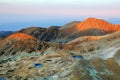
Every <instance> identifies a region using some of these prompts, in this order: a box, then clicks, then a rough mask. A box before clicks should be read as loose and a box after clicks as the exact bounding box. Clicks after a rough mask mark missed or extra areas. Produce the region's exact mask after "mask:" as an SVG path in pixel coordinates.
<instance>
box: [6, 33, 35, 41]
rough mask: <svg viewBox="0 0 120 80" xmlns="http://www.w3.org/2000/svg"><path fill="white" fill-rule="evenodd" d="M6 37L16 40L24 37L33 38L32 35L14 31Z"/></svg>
mask: <svg viewBox="0 0 120 80" xmlns="http://www.w3.org/2000/svg"><path fill="white" fill-rule="evenodd" d="M6 39H16V40H24V39H35V38H34V37H32V36H30V35H28V34H24V33H15V34H12V35H10V36H8V37H7V38H6Z"/></svg>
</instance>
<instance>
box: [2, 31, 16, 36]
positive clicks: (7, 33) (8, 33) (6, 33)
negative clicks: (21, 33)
mask: <svg viewBox="0 0 120 80" xmlns="http://www.w3.org/2000/svg"><path fill="white" fill-rule="evenodd" d="M12 33H14V32H13V31H0V37H6V36H8V35H11V34H12Z"/></svg>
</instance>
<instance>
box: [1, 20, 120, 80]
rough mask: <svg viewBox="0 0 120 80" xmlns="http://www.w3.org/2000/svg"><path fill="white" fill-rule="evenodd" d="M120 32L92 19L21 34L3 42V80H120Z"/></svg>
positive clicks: (23, 31) (38, 28) (26, 30)
mask: <svg viewBox="0 0 120 80" xmlns="http://www.w3.org/2000/svg"><path fill="white" fill-rule="evenodd" d="M83 23H84V24H83ZM108 29H109V30H108ZM119 29H120V27H119V25H114V24H110V23H108V22H106V21H104V20H99V19H95V18H88V19H87V20H85V21H83V22H78V21H75V22H71V23H69V24H66V25H65V26H63V27H55V26H52V27H50V28H40V27H30V28H27V29H22V30H19V31H17V32H15V33H13V34H11V35H9V36H7V37H6V38H5V39H2V40H1V41H0V80H120V76H119V75H120V31H119Z"/></svg>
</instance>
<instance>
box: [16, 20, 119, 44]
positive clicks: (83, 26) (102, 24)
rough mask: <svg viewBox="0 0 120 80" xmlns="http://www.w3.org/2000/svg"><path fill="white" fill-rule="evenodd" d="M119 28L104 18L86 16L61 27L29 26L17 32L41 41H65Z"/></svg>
mask: <svg viewBox="0 0 120 80" xmlns="http://www.w3.org/2000/svg"><path fill="white" fill-rule="evenodd" d="M119 30H120V25H115V24H110V23H108V22H106V21H104V20H101V19H96V18H88V19H86V20H84V21H83V22H78V21H73V22H70V23H68V24H66V25H64V26H62V27H61V28H59V27H57V26H52V27H49V28H40V27H30V28H26V29H22V30H20V31H18V32H20V33H26V34H29V35H32V36H34V37H36V38H37V39H39V40H41V41H48V42H60V43H66V42H69V41H71V40H74V39H76V38H78V37H81V36H101V35H105V34H109V33H112V32H115V31H119Z"/></svg>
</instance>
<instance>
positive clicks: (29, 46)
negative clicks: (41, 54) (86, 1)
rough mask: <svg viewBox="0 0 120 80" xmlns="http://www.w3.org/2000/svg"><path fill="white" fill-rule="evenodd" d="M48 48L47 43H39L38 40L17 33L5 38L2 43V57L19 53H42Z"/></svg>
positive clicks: (0, 52) (0, 45)
mask: <svg viewBox="0 0 120 80" xmlns="http://www.w3.org/2000/svg"><path fill="white" fill-rule="evenodd" d="M45 47H47V45H46V43H44V42H39V41H38V40H37V39H36V38H34V37H32V36H29V35H27V34H23V33H15V34H12V35H10V36H8V37H7V38H5V39H4V40H3V41H1V43H0V55H11V54H16V53H17V52H28V53H30V52H34V51H40V50H42V49H43V48H45Z"/></svg>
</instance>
